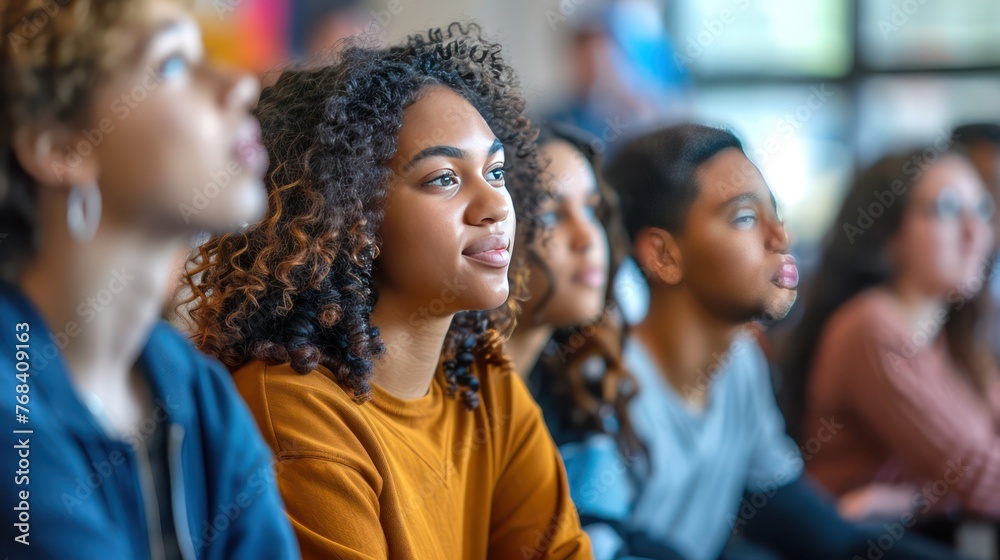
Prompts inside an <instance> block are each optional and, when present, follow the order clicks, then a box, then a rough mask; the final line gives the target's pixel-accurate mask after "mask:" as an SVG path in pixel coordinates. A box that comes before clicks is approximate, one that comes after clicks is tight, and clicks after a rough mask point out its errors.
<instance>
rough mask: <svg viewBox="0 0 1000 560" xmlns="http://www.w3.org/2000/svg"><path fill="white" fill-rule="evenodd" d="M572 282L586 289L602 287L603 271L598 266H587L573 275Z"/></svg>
mask: <svg viewBox="0 0 1000 560" xmlns="http://www.w3.org/2000/svg"><path fill="white" fill-rule="evenodd" d="M573 282H575V283H577V284H582V285H584V286H587V287H588V288H600V287H603V286H604V270H603V269H602V268H601V267H599V266H588V267H587V268H584V269H583V270H580V271H579V272H577V273H576V274H574V275H573Z"/></svg>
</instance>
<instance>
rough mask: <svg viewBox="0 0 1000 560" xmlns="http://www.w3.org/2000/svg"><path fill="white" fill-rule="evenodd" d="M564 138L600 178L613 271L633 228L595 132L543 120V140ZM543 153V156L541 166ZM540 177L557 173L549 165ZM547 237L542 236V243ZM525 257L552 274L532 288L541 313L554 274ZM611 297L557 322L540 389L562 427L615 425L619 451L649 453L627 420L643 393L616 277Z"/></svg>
mask: <svg viewBox="0 0 1000 560" xmlns="http://www.w3.org/2000/svg"><path fill="white" fill-rule="evenodd" d="M558 141H561V142H566V143H568V144H569V145H571V146H572V147H573V148H574V149H576V150H577V151H578V152H580V154H581V155H583V157H584V158H585V159H586V160H587V162H588V163H589V164H590V166H591V168H592V169H593V171H594V174H595V175H596V178H597V190H598V193H599V194H600V200H599V202H598V205H597V208H596V212H595V214H596V216H597V219H598V221H599V222H600V223H601V227H603V228H604V231H605V234H606V235H607V236H608V245H609V248H610V253H609V262H610V265H609V269H608V278H609V279H614V277H615V275H616V274H617V272H618V269H619V268H620V267H621V265H622V263H623V262H624V260H625V258H626V257H627V256H628V252H629V246H628V234H627V233H626V231H625V227H624V225H623V224H622V222H621V214H620V208H619V203H618V196H617V195H616V194H615V192H614V191H613V190H612V189H611V188H610V187H609V186H608V184H607V183H606V182H605V181H604V179H603V178H602V177H601V173H600V169H601V157H600V155H599V154H598V153H597V151H595V150H594V148H593V146H594V144H595V143H594V142H593V137H592V136H590V135H589V134H588V133H586V132H584V131H583V130H580V129H578V128H575V127H572V126H569V125H565V124H561V123H546V124H545V125H543V126H542V127H541V133H540V136H539V138H538V145H539V147H544V146H545V145H547V144H550V143H553V142H558ZM547 163H548V162H546V161H544V158H543V161H542V162H541V165H542V167H543V169H544V168H545V167H546V166H547ZM541 177H542V179H541V180H542V182H543V183H545V182H546V181H550V180H554V179H555V178H554V177H551V176H550V174H548V173H546V172H545V171H543V172H542V174H541ZM546 241H547V240H546V239H545V238H544V237H543V238H542V239H541V243H543V244H544V243H545V242H546ZM527 260H528V262H530V263H531V264H532V265H533V266H534V267H535V270H536V271H537V272H541V273H542V274H544V275H545V276H546V278H547V279H548V286H549V289H548V291H547V292H546V293H544V294H531V297H532V298H537V299H538V304H537V306H535V308H536V314H540V313H542V312H543V311H544V310H545V307H546V306H547V305H548V304H549V301H550V300H551V299H552V297H553V296H554V295H555V285H556V282H555V276H554V274H553V273H552V271H551V269H549V267H548V266H547V265H546V264H545V261H544V260H543V259H542V257H541V255H539V254H538V252H537V251H533V250H530V249H529V251H528V252H527ZM605 301H606V305H605V308H604V311H603V312H602V314H601V317H599V318H598V319H597V320H595V321H593V322H592V323H588V324H584V325H579V326H574V327H568V328H560V329H556V331H555V332H554V333H553V336H552V339H551V340H550V341H549V344H548V345H547V346H546V348H545V350H544V351H543V353H542V356H541V357H540V358H539V360H538V363H537V364H536V366H535V367H536V371H535V372H534V373H535V374H537V375H533V377H535V379H536V380H537V382H538V384H539V385H538V390H539V391H540V392H542V393H545V395H544V397H545V398H546V399H551V401H552V403H553V405H554V406H553V408H554V409H556V410H557V413H558V422H559V423H560V425H561V426H560V428H561V429H563V430H568V431H569V432H571V433H576V434H585V433H587V432H594V431H597V432H605V433H612V434H613V435H614V437H615V439H616V441H617V443H618V447H619V450H620V451H621V452H622V454H623V455H624V456H625V457H627V458H629V459H630V460H631V459H634V458H635V457H637V456H642V455H645V453H646V445H645V443H644V442H643V441H642V439H641V438H640V437H639V436H638V434H636V433H635V430H634V428H633V427H632V423H631V421H630V420H629V418H630V416H629V413H628V406H629V403H630V402H631V401H632V399H633V398H635V396H636V395H637V394H638V383H637V382H636V380H635V378H634V377H633V376H632V375H631V373H629V371H628V369H627V368H626V367H625V365H624V363H623V360H622V349H623V347H624V344H625V338H626V337H627V335H628V325H627V324H626V323H625V321H624V318H623V317H622V316H621V314H620V310H619V308H618V304H617V302H616V300H615V295H614V286H613V282H610V281H609V282H608V289H607V293H606V294H605Z"/></svg>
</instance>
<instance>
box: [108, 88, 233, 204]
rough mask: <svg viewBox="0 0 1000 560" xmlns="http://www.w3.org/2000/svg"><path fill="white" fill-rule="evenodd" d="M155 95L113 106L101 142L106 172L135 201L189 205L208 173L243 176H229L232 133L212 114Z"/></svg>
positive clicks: (197, 104)
mask: <svg viewBox="0 0 1000 560" xmlns="http://www.w3.org/2000/svg"><path fill="white" fill-rule="evenodd" d="M157 93H162V94H166V93H167V92H166V91H161V92H154V93H153V94H151V95H150V97H148V98H146V99H145V100H143V101H142V102H140V103H138V104H137V105H136V107H135V108H132V109H129V110H128V111H127V112H125V110H124V109H121V106H117V107H119V108H120V109H121V110H120V111H118V112H117V113H115V114H116V115H117V117H116V118H113V119H112V120H113V121H114V124H115V130H114V131H112V132H111V133H110V134H108V135H107V137H106V142H105V143H106V144H107V147H108V152H109V156H110V157H109V158H107V161H106V162H102V166H106V167H107V168H108V171H109V174H111V175H112V176H114V177H121V180H122V182H123V183H125V184H126V187H127V188H129V189H130V191H131V192H132V194H134V195H136V196H137V197H142V198H144V199H146V200H149V201H162V202H169V203H181V202H185V203H191V199H192V198H193V196H194V194H195V190H196V189H197V188H198V187H201V186H202V185H204V184H206V183H207V182H209V181H211V180H212V178H213V175H212V174H213V173H215V174H216V175H219V174H223V175H227V176H228V177H229V179H234V178H235V179H237V180H239V179H240V178H241V176H242V175H244V174H245V173H244V170H242V169H237V170H236V172H235V174H234V173H233V170H234V167H233V164H235V163H236V162H235V161H234V160H233V159H232V142H233V136H232V131H230V130H229V129H228V127H227V126H226V123H225V122H223V120H222V119H221V118H220V115H219V114H218V113H217V112H215V111H212V110H206V108H205V105H204V104H203V103H201V100H200V99H189V98H183V99H169V98H167V97H166V96H165V95H157ZM125 107H126V108H127V106H125ZM237 167H238V166H237ZM234 175H235V177H234ZM219 182H220V183H221V182H222V181H221V180H220V181H219ZM227 186H228V183H227ZM173 205H174V206H175V207H176V204H173Z"/></svg>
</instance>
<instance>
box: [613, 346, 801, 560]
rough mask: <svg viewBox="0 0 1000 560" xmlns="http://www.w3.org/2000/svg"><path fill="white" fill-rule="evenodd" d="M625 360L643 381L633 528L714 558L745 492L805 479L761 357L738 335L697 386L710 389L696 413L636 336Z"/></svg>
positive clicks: (635, 412)
mask: <svg viewBox="0 0 1000 560" xmlns="http://www.w3.org/2000/svg"><path fill="white" fill-rule="evenodd" d="M625 363H626V366H627V367H628V368H629V371H631V372H632V374H633V375H634V376H635V377H636V379H637V381H638V382H639V384H640V390H639V395H638V396H636V398H635V399H633V401H632V403H631V405H630V409H629V410H630V414H631V418H632V422H633V424H634V426H635V430H636V432H637V434H638V435H639V436H640V437H641V438H642V439H643V441H644V442H645V443H646V445H647V446H648V448H649V465H640V469H639V470H640V474H641V475H642V479H643V482H642V483H641V486H640V489H639V490H640V491H639V496H638V499H637V501H636V504H635V508H634V510H633V514H632V518H631V520H630V521H629V524H630V526H631V527H630V528H631V529H633V530H640V531H645V532H646V533H647V534H648V535H649V537H650V538H652V539H654V540H656V541H659V542H662V543H665V544H668V545H670V546H672V547H673V548H674V549H676V550H677V551H678V552H680V553H681V554H683V555H684V556H685V557H687V558H689V559H690V560H710V559H713V558H716V557H717V556H718V555H719V554H720V553H721V552H722V550H723V549H724V548H725V546H726V542H727V541H728V540H729V536H730V535H731V533H732V530H733V528H734V526H735V525H737V524H738V520H739V516H740V515H741V512H740V502H741V499H742V496H743V492H744V491H745V490H749V491H752V492H768V491H773V490H774V489H777V488H779V487H781V486H784V485H785V484H788V483H790V482H793V481H795V480H796V479H798V478H799V476H800V475H801V473H802V459H801V456H800V454H799V451H798V448H797V447H796V446H795V444H794V442H793V441H792V440H791V439H790V438H788V437H787V436H786V435H785V430H784V420H783V419H782V416H781V413H780V412H779V411H778V407H777V403H776V402H775V398H774V391H773V389H772V387H771V378H770V374H769V370H768V366H767V361H766V359H765V358H764V355H763V352H761V350H760V347H759V346H758V345H757V343H756V342H755V341H754V340H753V339H751V338H749V337H740V338H738V339H737V341H736V342H734V344H733V346H732V347H730V349H729V351H728V352H727V353H726V355H724V356H721V357H720V360H719V371H718V372H717V373H715V374H714V375H708V374H706V375H703V376H701V378H700V379H699V382H700V383H705V384H708V399H707V404H706V407H705V409H704V410H697V411H696V410H692V409H691V408H690V407H689V406H688V404H687V402H686V401H685V400H684V398H683V396H682V395H681V394H678V392H677V391H676V390H675V389H674V387H673V386H672V385H670V383H669V382H668V381H667V379H666V378H665V377H664V376H663V375H662V374H661V373H660V371H659V369H658V367H657V366H656V364H655V362H654V361H653V359H652V358H651V356H650V355H649V353H648V352H647V351H646V350H645V348H643V346H642V343H641V342H639V341H638V339H636V338H634V337H633V338H631V339H629V340H628V341H627V343H626V345H625ZM643 471H645V472H643ZM744 515H746V514H744Z"/></svg>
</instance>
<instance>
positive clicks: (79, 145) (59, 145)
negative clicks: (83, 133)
mask: <svg viewBox="0 0 1000 560" xmlns="http://www.w3.org/2000/svg"><path fill="white" fill-rule="evenodd" d="M11 148H12V149H13V151H14V156H15V157H16V158H17V161H18V163H20V164H21V167H22V168H23V169H24V170H25V171H26V172H27V173H28V174H29V175H31V177H32V178H33V179H35V181H37V182H38V184H39V185H46V186H51V187H57V188H60V189H65V190H67V191H68V190H69V189H70V188H71V187H73V186H74V185H90V184H94V183H96V182H97V158H96V155H95V154H94V151H95V146H94V145H93V144H92V143H90V141H89V140H86V139H83V138H82V137H80V135H79V134H76V135H75V134H73V133H72V132H70V129H69V127H67V126H64V125H59V124H45V125H42V124H37V125H26V126H22V127H20V128H18V129H17V130H15V131H14V134H13V138H12V145H11ZM83 152H85V154H84V153H83Z"/></svg>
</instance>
